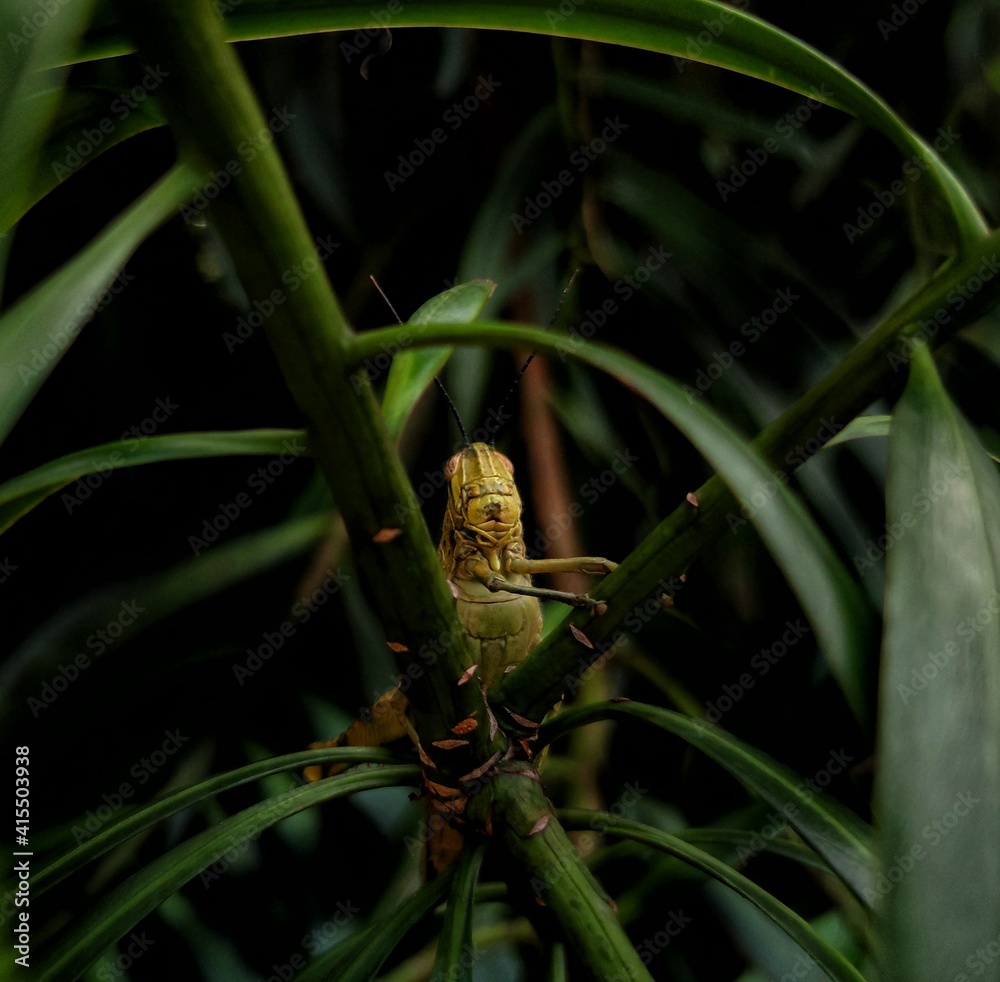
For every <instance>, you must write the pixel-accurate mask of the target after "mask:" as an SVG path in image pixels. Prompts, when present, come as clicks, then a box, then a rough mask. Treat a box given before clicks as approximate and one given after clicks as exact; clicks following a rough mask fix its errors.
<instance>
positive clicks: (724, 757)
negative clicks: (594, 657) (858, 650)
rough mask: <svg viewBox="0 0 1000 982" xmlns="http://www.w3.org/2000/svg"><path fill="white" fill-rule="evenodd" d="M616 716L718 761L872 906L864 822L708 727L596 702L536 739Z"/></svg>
mask: <svg viewBox="0 0 1000 982" xmlns="http://www.w3.org/2000/svg"><path fill="white" fill-rule="evenodd" d="M616 718H617V719H628V718H632V719H639V720H642V721H643V722H645V723H650V724H652V725H653V726H657V727H659V728H660V729H663V730H667V731H668V732H669V733H673V734H675V735H676V736H679V737H680V738H681V739H682V740H685V741H686V742H688V743H690V744H691V746H693V747H697V748H698V749H699V750H700V751H702V753H705V754H707V755H708V756H709V757H711V758H712V759H713V760H715V761H717V762H718V763H719V764H721V765H722V766H723V767H724V768H725V769H726V770H727V771H729V773H730V774H732V775H733V776H734V777H735V778H736V779H737V780H738V781H740V782H741V783H742V784H744V785H746V787H748V788H749V789H750V790H752V791H754V792H755V793H757V794H759V795H760V796H761V797H762V798H763V799H764V800H765V801H767V803H768V804H769V805H771V806H772V807H773V808H775V809H776V810H777V812H778V814H777V815H776V816H775V821H777V822H779V823H780V822H784V821H785V820H787V822H788V824H789V825H791V826H792V828H794V829H795V831H796V832H798V833H799V835H800V836H802V838H803V839H804V840H805V841H806V842H807V843H809V845H810V846H812V848H813V849H815V850H816V852H817V853H819V855H820V856H822V857H823V859H824V860H826V862H827V864H828V865H829V867H830V869H832V870H833V871H834V873H836V874H837V876H839V877H840V879H841V880H842V881H843V882H844V883H845V884H846V885H847V887H848V888H849V889H850V890H851V891H852V892H853V893H854V894H855V896H857V897H858V898H859V899H861V900H864V901H865V902H870V899H871V892H872V883H873V880H874V874H875V857H874V855H873V854H872V850H871V844H870V840H871V833H870V830H869V829H868V827H867V826H866V825H865V823H864V822H862V821H861V819H860V818H858V817H857V816H856V815H855V814H854V813H853V812H851V811H849V810H848V809H847V808H845V807H844V806H843V805H841V804H840V803H839V802H837V801H836V800H834V799H833V798H829V797H827V796H826V795H822V794H820V793H819V791H818V790H817V789H816V788H815V785H814V786H813V787H810V784H809V782H807V781H805V780H803V779H802V778H800V777H799V776H798V775H796V774H795V773H794V772H793V771H791V770H789V769H788V768H787V767H785V766H784V765H783V764H779V763H778V762H777V761H775V760H773V759H771V758H770V757H768V756H767V754H765V753H762V752H761V751H760V750H757V749H755V748H754V747H750V746H748V745H747V744H745V743H743V742H742V741H741V740H737V739H736V737H733V736H730V735H729V734H728V733H726V732H725V731H723V730H720V729H718V728H717V727H715V726H713V725H712V724H710V723H706V722H704V721H702V720H699V719H691V718H690V717H688V716H684V715H682V714H681V713H675V712H673V711H671V710H668V709H660V708H659V707H658V706H647V705H644V704H643V703H639V702H606V703H594V704H592V705H589V706H583V707H581V708H578V709H568V710H566V711H564V712H562V713H559V714H558V715H557V716H555V717H553V718H552V719H551V720H548V721H547V722H545V723H544V724H543V726H542V728H541V730H539V735H540V740H541V742H542V743H543V744H546V743H549V742H550V741H552V740H554V739H556V738H557V737H559V736H561V735H563V734H564V733H567V732H568V731H569V730H571V729H573V728H574V727H577V726H584V725H586V724H587V723H593V722H595V721H597V720H602V719H616ZM833 766H836V767H837V768H838V770H841V769H843V767H844V766H845V763H844V762H843V761H842V760H841V761H840V762H835V763H834V764H833ZM831 769H832V768H831Z"/></svg>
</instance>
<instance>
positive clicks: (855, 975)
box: [566, 810, 865, 982]
mask: <svg viewBox="0 0 1000 982" xmlns="http://www.w3.org/2000/svg"><path fill="white" fill-rule="evenodd" d="M592 822H598V823H600V828H601V829H602V831H603V832H604V833H605V834H606V835H613V836H618V837H620V838H623V839H631V840H632V841H633V842H641V843H643V844H645V845H648V846H652V847H653V848H654V849H659V850H661V851H663V852H665V853H667V855H670V856H676V857H677V858H678V859H681V860H683V861H684V862H685V863H688V864H690V865H691V866H693V867H694V868H695V869H698V870H701V871H702V872H703V873H707V874H708V875H709V876H711V877H713V878H714V879H716V880H718V881H719V882H720V883H722V884H724V885H725V886H727V887H729V889H730V890H732V891H733V892H734V893H736V894H737V895H738V896H740V897H742V898H743V899H744V900H746V901H748V902H749V903H751V904H753V905H754V907H756V908H757V909H758V910H759V911H761V913H763V914H765V915H766V916H767V917H768V918H769V919H770V920H771V921H773V922H774V924H776V925H777V926H778V927H779V928H781V930H782V931H784V932H785V934H786V935H787V936H788V937H789V938H790V939H791V940H792V941H793V942H794V943H795V944H796V945H797V946H798V948H799V949H800V950H801V951H802V952H804V953H805V955H806V956H807V957H808V958H811V959H813V960H814V961H815V962H816V964H817V965H819V966H820V967H821V968H822V969H823V971H824V972H826V974H827V975H828V976H829V977H830V978H831V979H834V980H835V982H865V980H864V978H863V977H862V976H861V975H860V973H859V972H858V971H857V969H856V968H854V966H853V965H851V963H850V962H849V961H847V959H846V958H844V956H843V955H842V954H841V953H840V952H839V951H837V950H836V949H835V948H833V947H832V946H831V945H830V944H829V943H828V942H826V941H825V940H824V939H823V938H822V937H821V936H820V935H819V934H817V933H816V931H814V930H813V929H812V928H811V927H810V926H809V924H808V923H807V922H806V921H804V920H803V919H802V918H801V917H800V916H799V915H798V914H796V913H795V912H794V911H792V910H790V909H789V908H788V907H786V906H785V905H784V904H783V903H782V902H781V901H780V900H778V899H776V898H775V897H774V896H772V895H771V894H770V893H768V892H767V891H766V890H765V889H764V888H763V887H759V886H757V884H756V883H754V882H753V880H749V879H747V877H745V876H743V874H742V873H737V872H736V871H735V870H734V869H732V868H731V867H729V866H727V865H726V864H725V863H723V862H722V861H721V860H719V859H716V858H715V857H714V856H712V855H711V854H710V853H707V852H704V851H703V850H701V849H698V848H697V847H696V846H693V845H691V844H690V843H688V842H685V841H684V840H683V839H681V838H678V837H677V836H675V835H671V834H670V833H668V832H661V831H659V830H658V829H653V828H650V827H649V826H648V825H643V824H642V823H641V822H633V821H631V820H630V819H627V818H619V817H618V816H616V815H612V814H610V813H609V812H587V811H582V810H581V812H580V816H579V821H576V822H574V821H573V820H571V819H567V822H566V825H567V828H571V829H572V828H590V827H592V826H591V823H592Z"/></svg>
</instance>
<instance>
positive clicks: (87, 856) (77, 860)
mask: <svg viewBox="0 0 1000 982" xmlns="http://www.w3.org/2000/svg"><path fill="white" fill-rule="evenodd" d="M401 762H402V761H401V758H400V756H399V754H396V753H393V752H392V751H391V750H385V749H384V748H382V747H337V748H334V749H330V750H300V751H299V752H298V753H294V754H284V755H283V756H281V757H272V758H270V759H269V760H260V761H256V762H255V763H253V764H247V765H246V766H245V767H238V768H236V769H235V770H232V771H227V772H226V773H225V774H217V775H216V776H215V777H211V778H209V779H208V780H207V781H201V782H200V783H198V784H195V785H192V786H191V787H190V788H184V789H183V790H181V791H175V792H173V793H172V794H169V795H167V796H165V797H163V798H160V799H158V800H155V801H151V802H149V803H148V804H146V805H143V806H141V807H140V808H137V809H135V810H134V811H132V813H131V814H129V815H126V816H125V817H124V818H122V819H121V820H120V821H117V822H115V823H114V824H113V825H110V826H108V828H106V829H103V830H102V831H99V832H95V833H94V834H93V835H91V836H90V837H89V838H87V839H86V841H85V842H81V843H80V845H78V846H77V847H76V848H74V849H71V850H69V851H68V852H66V853H63V855H61V856H59V857H57V858H56V859H55V860H53V861H52V862H51V863H49V864H48V865H46V866H44V867H43V868H42V869H40V870H39V871H38V872H37V873H35V874H33V875H32V877H31V885H32V888H33V890H34V891H35V892H36V893H38V894H42V893H44V892H45V891H46V890H48V889H49V888H50V887H53V886H55V885H56V884H57V883H59V882H60V881H61V880H64V879H65V878H66V877H67V876H70V875H71V874H72V873H75V872H76V871H77V870H78V869H82V868H83V867H84V866H86V865H87V863H90V862H93V861H94V860H95V859H98V858H100V857H101V856H103V855H104V854H105V853H106V852H108V851H109V850H111V849H114V848H115V846H118V845H121V843H123V842H125V841H126V840H127V839H130V838H131V837H132V836H133V835H138V834H139V833H140V832H145V831H146V829H149V828H152V827H153V826H154V825H156V824H158V823H159V822H162V821H165V820H166V819H168V818H170V816H171V815H176V814H177V813H178V812H181V811H183V810H184V809H185V808H190V807H191V806H192V805H196V804H197V803H198V802H200V801H204V800H205V799H206V798H210V797H213V796H214V795H217V794H221V793H222V792H223V791H229V790H230V789H232V788H238V787H239V786H240V785H242V784H249V783H251V782H252V781H259V780H261V779H262V778H265V777H270V776H271V775H272V774H282V773H284V772H285V771H297V770H305V768H307V767H312V766H315V765H317V764H335V763H351V764H361V763H366V764H398V763H401Z"/></svg>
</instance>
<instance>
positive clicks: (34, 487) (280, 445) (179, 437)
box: [0, 430, 306, 532]
mask: <svg viewBox="0 0 1000 982" xmlns="http://www.w3.org/2000/svg"><path fill="white" fill-rule="evenodd" d="M305 439H306V434H305V431H304V430H234V431H232V432H218V433H170V434H168V435H166V436H148V437H141V438H138V437H137V438H132V439H128V440H113V441H112V442H111V443H102V444H100V445H99V446H96V447H88V448H87V449H86V450H77V451H76V452H75V453H71V454H66V456H65V457H59V458H58V459H57V460H51V461H49V462H48V463H47V464H43V465H42V466H41V467H36V468H35V469H34V470H33V471H28V473H27V474H21V475H20V476H18V477H15V478H11V480H9V481H6V482H5V483H4V484H0V532H5V531H6V530H7V529H9V528H10V527H11V525H13V524H14V523H15V522H16V521H17V520H18V519H19V518H23V517H24V516H25V515H26V514H27V513H28V512H29V511H31V509H32V508H34V507H35V506H36V505H38V504H39V503H41V502H42V501H44V500H45V499H46V498H47V497H48V496H49V495H51V494H55V493H56V492H57V491H60V490H62V488H64V487H66V486H67V485H68V484H72V483H73V482H74V481H77V480H80V479H81V478H84V477H86V476H87V475H89V474H98V475H100V476H101V478H102V479H103V478H104V477H107V475H108V474H110V473H111V472H112V471H114V470H117V469H118V468H121V467H138V466H139V465H141V464H155V463H161V462H163V461H168V460H191V459H193V458H197V457H241V456H268V455H275V456H276V455H278V454H281V453H293V454H295V455H296V456H297V455H298V454H300V453H304V452H305V449H306V447H305ZM81 490H83V491H86V492H88V496H89V490H90V486H89V485H87V484H86V483H84V484H83V485H82V487H81ZM76 498H77V496H76V495H74V502H75V501H76ZM80 501H81V503H82V499H80ZM68 507H69V508H70V510H72V508H73V507H75V505H68Z"/></svg>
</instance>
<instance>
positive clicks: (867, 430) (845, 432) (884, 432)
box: [824, 416, 892, 449]
mask: <svg viewBox="0 0 1000 982" xmlns="http://www.w3.org/2000/svg"><path fill="white" fill-rule="evenodd" d="M891 423H892V417H891V416H856V417H855V418H854V419H852V420H851V421H850V422H849V423H848V424H847V426H845V427H844V428H843V429H842V430H841V431H840V432H839V433H838V434H837V435H836V436H835V437H834V438H833V439H832V440H828V441H827V444H826V446H827V447H835V446H836V445H837V444H838V443H847V442H848V441H849V440H861V439H864V438H865V437H870V436H888V435H889V426H890V424H891ZM824 449H826V448H824Z"/></svg>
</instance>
